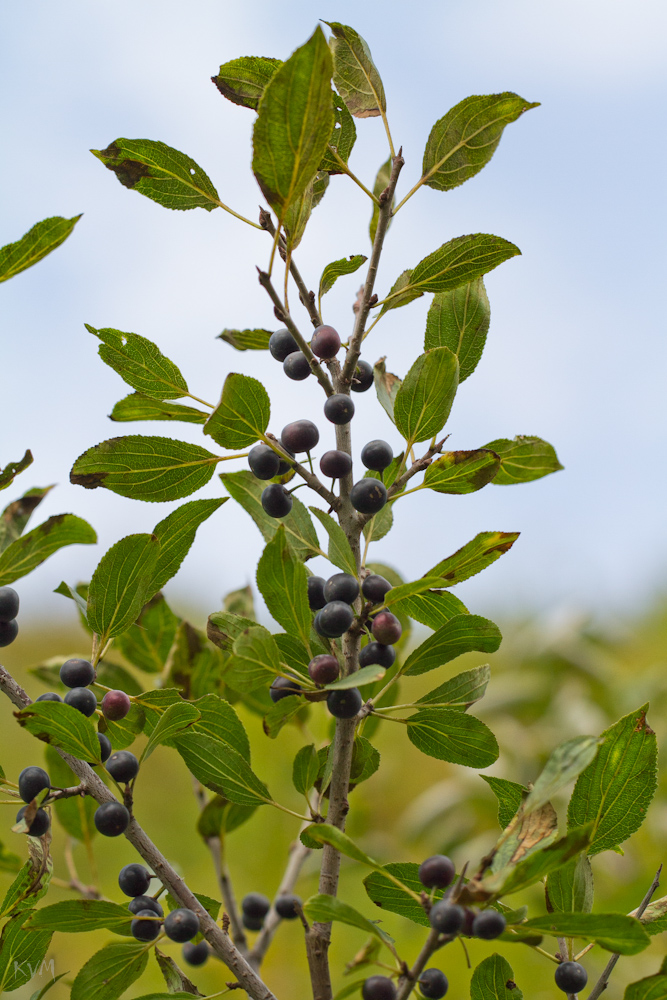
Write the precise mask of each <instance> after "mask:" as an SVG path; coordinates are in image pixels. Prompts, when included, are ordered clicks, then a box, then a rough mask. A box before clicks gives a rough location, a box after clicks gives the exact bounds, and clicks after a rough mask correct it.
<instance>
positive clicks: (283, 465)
mask: <svg viewBox="0 0 667 1000" xmlns="http://www.w3.org/2000/svg"><path fill="white" fill-rule="evenodd" d="M284 450H288V449H284ZM289 456H290V458H292V459H293V458H294V453H293V452H291V451H290V452H289ZM291 468H292V463H291V462H290V461H288V460H287V459H286V458H281V459H280V463H279V465H278V473H277V475H279V476H284V475H285V473H286V472H289V471H290V469H291Z"/></svg>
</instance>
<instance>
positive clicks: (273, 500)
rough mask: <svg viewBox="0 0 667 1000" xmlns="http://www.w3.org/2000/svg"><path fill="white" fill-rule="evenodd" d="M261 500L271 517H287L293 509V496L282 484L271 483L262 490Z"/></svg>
mask: <svg viewBox="0 0 667 1000" xmlns="http://www.w3.org/2000/svg"><path fill="white" fill-rule="evenodd" d="M261 500H262V507H263V508H264V510H265V511H266V513H267V514H268V515H269V517H287V515H288V514H289V512H290V511H291V509H292V503H293V500H292V494H291V493H289V492H288V491H287V490H286V489H285V487H284V486H283V485H282V484H281V483H271V485H270V486H267V487H266V489H264V490H262V497H261Z"/></svg>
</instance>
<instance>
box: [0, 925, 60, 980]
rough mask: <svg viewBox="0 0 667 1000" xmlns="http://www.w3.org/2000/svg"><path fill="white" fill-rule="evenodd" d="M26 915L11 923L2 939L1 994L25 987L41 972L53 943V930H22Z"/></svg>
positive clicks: (0, 960) (6, 927)
mask: <svg viewBox="0 0 667 1000" xmlns="http://www.w3.org/2000/svg"><path fill="white" fill-rule="evenodd" d="M25 917H26V914H25V913H19V914H18V915H17V916H15V917H12V919H11V920H8V921H7V923H6V924H5V926H4V927H3V928H2V937H0V994H2V993H11V991H12V990H18V989H19V987H20V986H25V984H26V983H28V982H30V980H31V979H32V977H33V969H35V968H36V969H40V967H41V965H42V962H43V960H44V956H45V955H46V953H47V951H48V950H49V945H50V944H51V933H50V931H41V932H40V933H34V934H29V933H28V932H27V931H24V930H23V926H22V925H23V922H24V920H25Z"/></svg>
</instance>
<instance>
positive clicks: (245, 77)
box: [211, 56, 282, 111]
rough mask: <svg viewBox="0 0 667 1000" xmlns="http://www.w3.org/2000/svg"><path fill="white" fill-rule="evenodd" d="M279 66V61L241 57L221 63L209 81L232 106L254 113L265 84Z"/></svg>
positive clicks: (280, 63)
mask: <svg viewBox="0 0 667 1000" xmlns="http://www.w3.org/2000/svg"><path fill="white" fill-rule="evenodd" d="M279 66H282V61H281V60H280V59H267V58H265V57H263V56H241V58H240V59H231V60H230V61H229V62H226V63H223V64H222V66H221V67H220V72H219V73H218V75H217V76H212V77H211V79H212V80H213V83H214V84H215V85H216V87H217V88H218V90H219V91H220V93H221V94H222V96H223V97H226V98H227V100H228V101H231V102H232V104H238V105H240V107H242V108H252V110H253V111H256V110H257V105H258V104H259V102H260V99H261V97H262V94H263V93H264V90H265V88H266V85H267V83H268V82H269V80H270V79H271V77H272V76H273V74H274V73H275V71H276V70H277V69H278V67H279Z"/></svg>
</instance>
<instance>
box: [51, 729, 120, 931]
mask: <svg viewBox="0 0 667 1000" xmlns="http://www.w3.org/2000/svg"><path fill="white" fill-rule="evenodd" d="M114 749H116V748H115V747H114ZM44 758H45V764H46V771H47V774H48V775H49V777H50V778H51V784H52V785H53V786H54V787H56V788H71V787H73V786H74V785H78V784H79V778H77V777H76V775H75V774H74V772H73V771H72V770H70V768H69V767H68V766H67V764H66V763H65V761H64V760H63V759H62V757H61V756H60V754H59V753H58V751H57V750H56V749H55V747H52V746H46V747H45V748H44ZM53 808H54V809H55V813H56V816H57V818H58V822H59V823H60V825H61V826H62V827H63V829H64V830H65V831H66V832H67V833H68V834H69V835H70V837H74V838H75V839H76V840H78V841H79V842H80V843H82V844H85V845H86V847H87V848H88V847H89V846H90V843H91V841H92V839H93V837H94V836H95V835H96V834H97V828H96V826H95V823H94V821H93V816H94V814H95V811H96V809H97V802H96V801H95V799H93V798H91V796H90V795H86V796H85V797H84V798H81V797H80V796H78V795H77V797H76V798H71V799H60V800H59V801H56V802H54V804H53ZM39 912H40V913H41V912H42V911H41V910H40V911H39Z"/></svg>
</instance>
